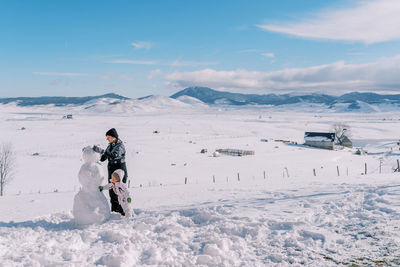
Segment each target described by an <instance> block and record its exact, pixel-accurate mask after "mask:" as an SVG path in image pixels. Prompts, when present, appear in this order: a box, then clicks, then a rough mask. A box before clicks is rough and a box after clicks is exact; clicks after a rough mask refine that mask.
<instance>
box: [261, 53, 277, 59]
mask: <svg viewBox="0 0 400 267" xmlns="http://www.w3.org/2000/svg"><path fill="white" fill-rule="evenodd" d="M261 55H262V56H264V57H269V58H274V57H275V54H274V53H261Z"/></svg>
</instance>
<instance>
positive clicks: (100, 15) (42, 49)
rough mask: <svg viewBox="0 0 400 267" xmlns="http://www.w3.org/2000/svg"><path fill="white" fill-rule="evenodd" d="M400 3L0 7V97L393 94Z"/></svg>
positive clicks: (255, 0) (11, 0)
mask: <svg viewBox="0 0 400 267" xmlns="http://www.w3.org/2000/svg"><path fill="white" fill-rule="evenodd" d="M399 13H400V1H397V0H360V1H354V0H352V1H350V0H337V1H319V0H318V1H315V0H296V1H295V0H279V1H278V0H269V1H261V0H252V1H236V0H231V1H225V0H220V1H204V0H202V1H194V0H193V1H168V0H159V1H151V0H149V1H118V0H116V1H105V0H104V1H99V0H98V1H73V0H70V1H44V0H42V1H15V0H4V1H1V2H0V90H1V91H0V97H15V96H43V95H66V96H84V95H99V94H103V93H108V92H116V93H119V94H122V95H125V96H128V97H140V96H145V95H150V94H161V95H171V94H173V93H175V92H176V91H178V90H181V89H184V88H185V87H187V86H196V85H198V86H208V87H211V88H214V89H217V90H227V91H234V92H244V93H246V92H249V93H278V94H279V93H287V92H295V93H302V92H323V93H328V94H340V93H344V92H348V91H378V92H388V93H397V92H398V91H399V89H400V87H399V86H398V85H399V84H400V56H399V55H400V42H399V39H400V16H398V14H399Z"/></svg>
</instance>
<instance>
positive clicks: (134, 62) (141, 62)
mask: <svg viewBox="0 0 400 267" xmlns="http://www.w3.org/2000/svg"><path fill="white" fill-rule="evenodd" d="M107 63H113V64H131V65H157V64H158V62H157V61H152V60H129V59H117V60H111V61H107Z"/></svg>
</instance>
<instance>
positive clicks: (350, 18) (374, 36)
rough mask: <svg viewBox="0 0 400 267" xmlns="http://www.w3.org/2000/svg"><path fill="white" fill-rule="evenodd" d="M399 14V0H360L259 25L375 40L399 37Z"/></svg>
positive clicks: (313, 36) (331, 37)
mask: <svg viewBox="0 0 400 267" xmlns="http://www.w3.org/2000/svg"><path fill="white" fill-rule="evenodd" d="M399 14H400V1H399V0H366V1H360V0H358V1H357V4H356V5H355V6H353V7H349V8H345V9H340V10H330V11H322V12H320V13H318V14H316V15H314V16H313V17H312V18H310V19H305V20H303V21H300V22H278V23H273V24H264V25H257V27H260V28H261V29H263V30H266V31H271V32H279V33H284V34H289V35H294V36H298V37H303V38H310V39H329V40H342V41H350V42H362V43H366V44H372V43H379V42H385V41H390V40H395V39H399V38H400V27H399V25H400V16H399Z"/></svg>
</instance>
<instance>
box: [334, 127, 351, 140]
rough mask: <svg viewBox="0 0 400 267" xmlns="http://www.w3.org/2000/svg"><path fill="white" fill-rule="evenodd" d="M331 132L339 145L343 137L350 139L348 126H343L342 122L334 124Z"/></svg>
mask: <svg viewBox="0 0 400 267" xmlns="http://www.w3.org/2000/svg"><path fill="white" fill-rule="evenodd" d="M332 130H333V132H334V133H335V135H336V139H337V142H338V143H339V144H342V142H343V138H344V137H345V136H346V137H350V136H351V131H350V126H349V125H347V124H344V123H342V122H339V123H335V124H334V125H333V128H332Z"/></svg>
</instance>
